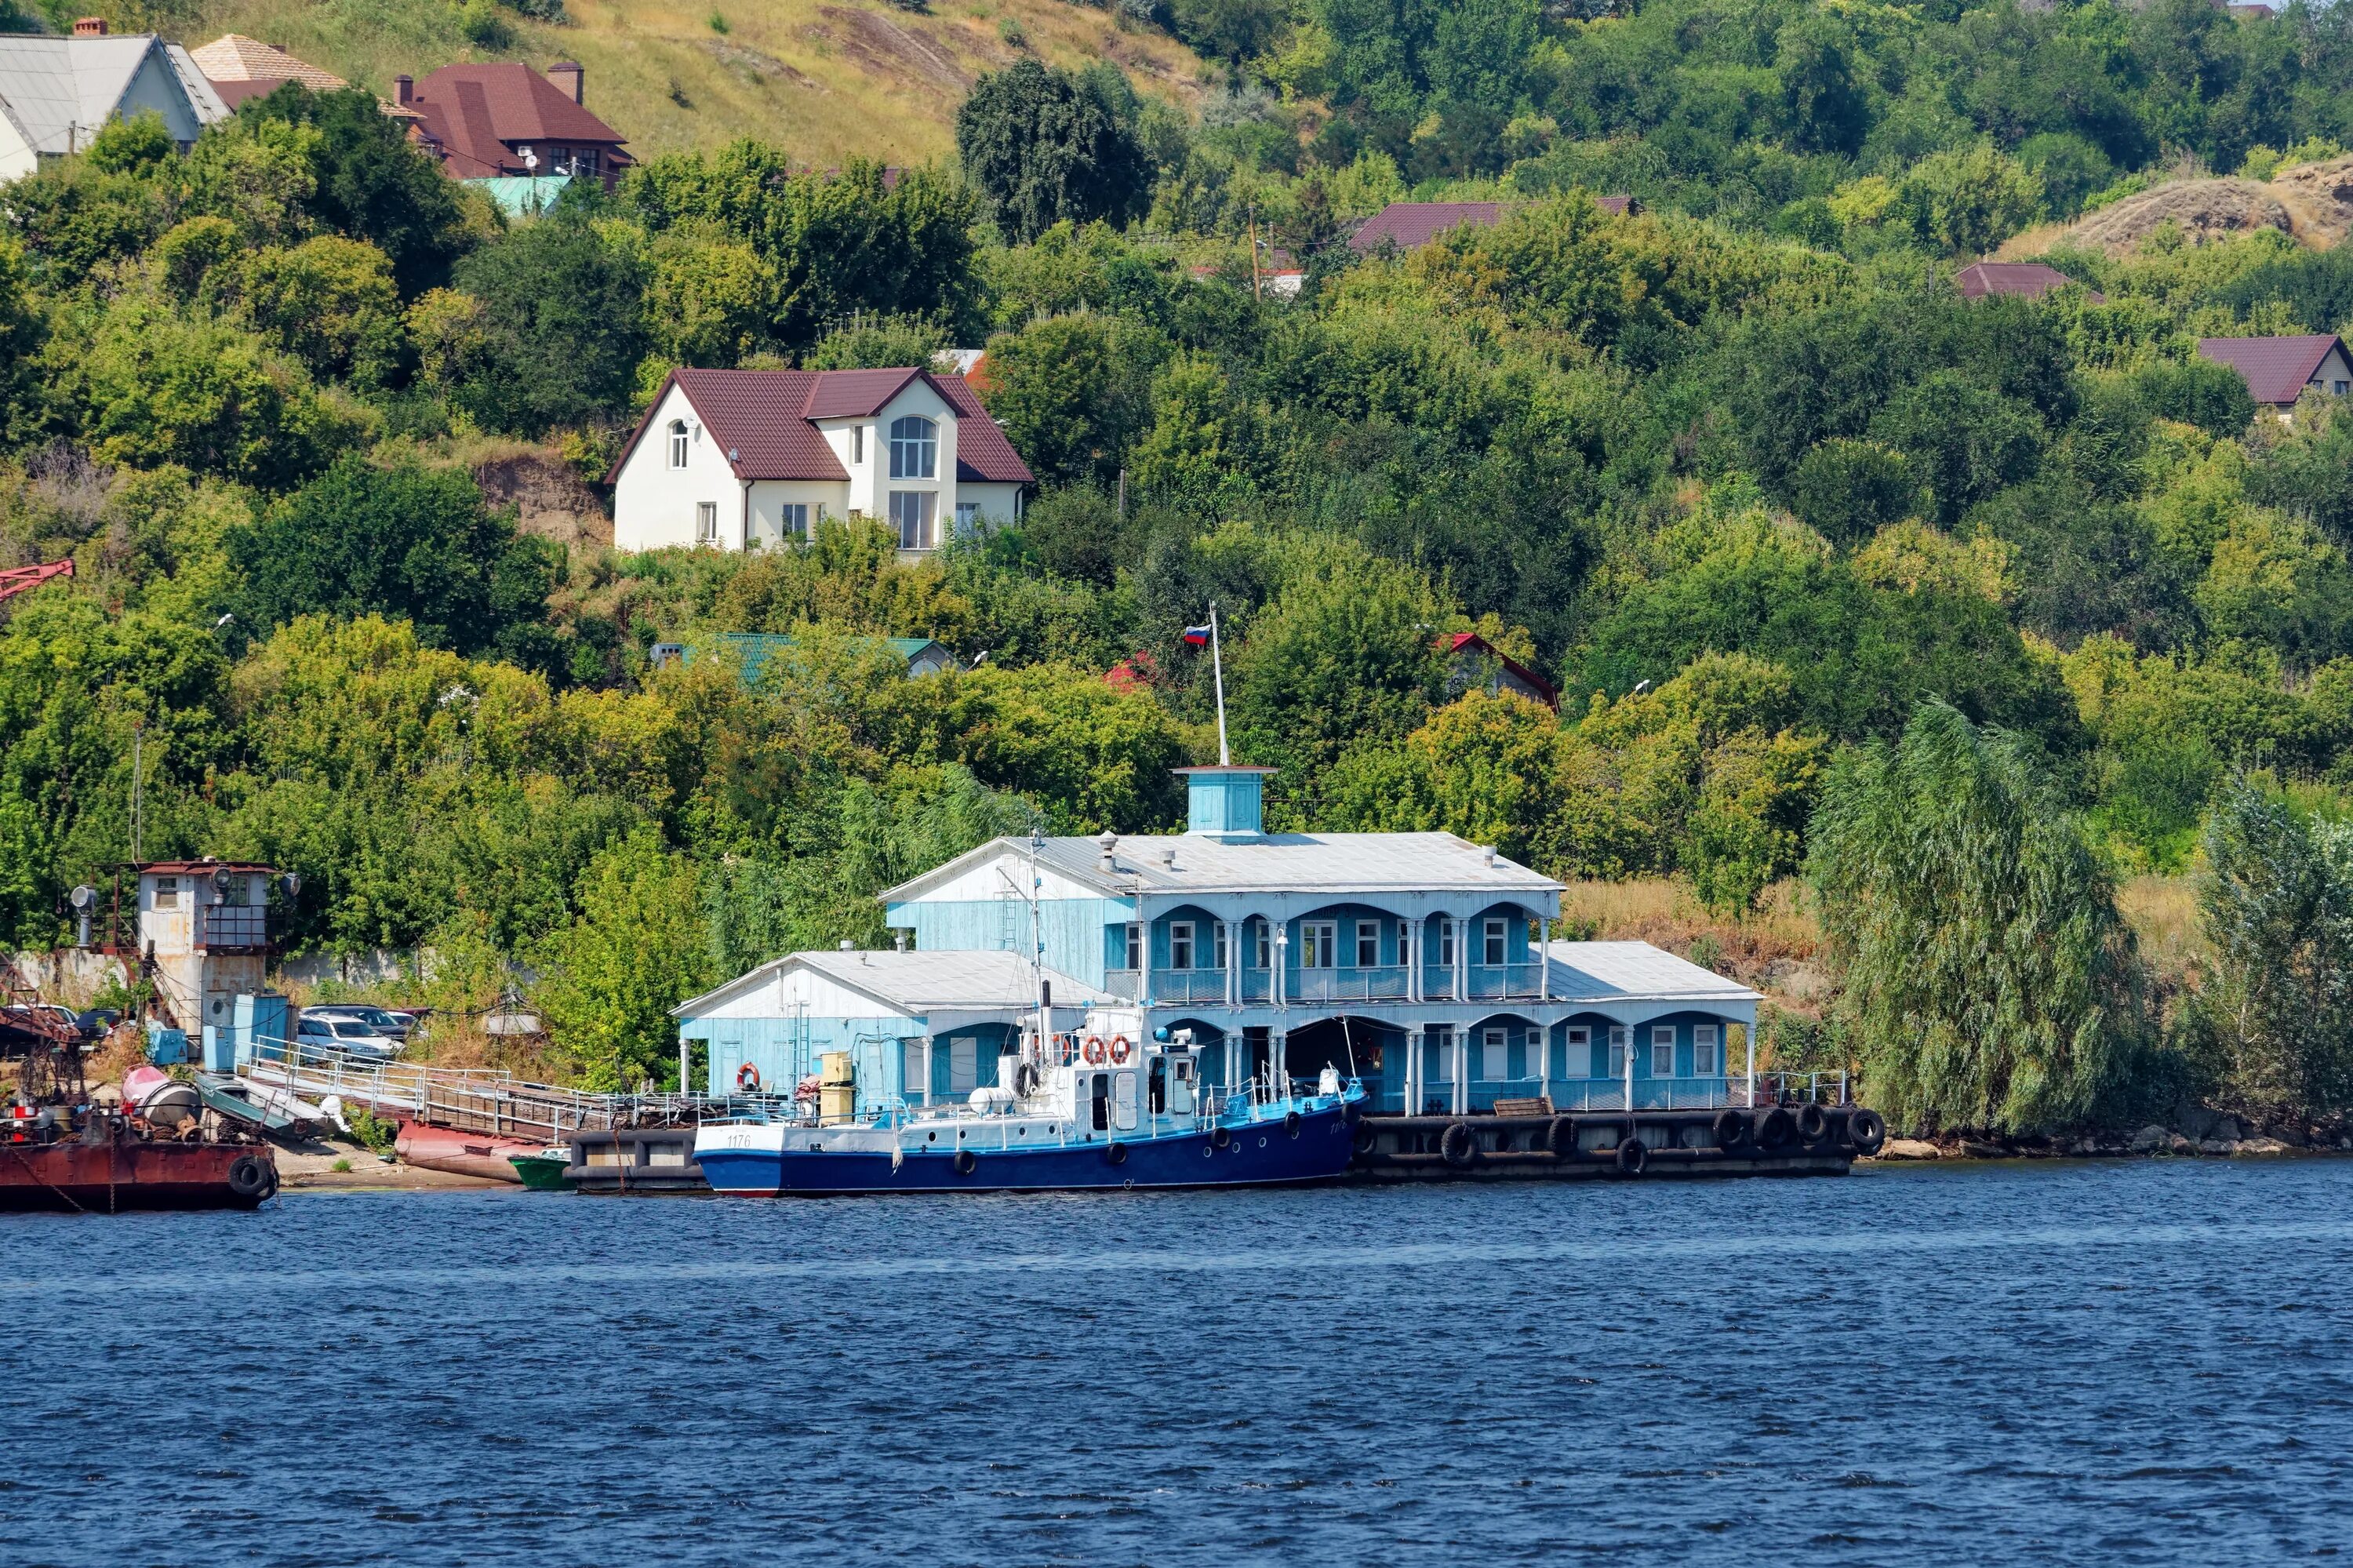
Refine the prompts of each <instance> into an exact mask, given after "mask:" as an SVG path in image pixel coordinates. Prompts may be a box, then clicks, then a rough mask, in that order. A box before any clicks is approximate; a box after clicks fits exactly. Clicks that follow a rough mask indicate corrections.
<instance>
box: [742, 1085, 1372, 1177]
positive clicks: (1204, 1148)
mask: <svg viewBox="0 0 2353 1568" xmlns="http://www.w3.org/2000/svg"><path fill="white" fill-rule="evenodd" d="M1224 1130H1225V1132H1226V1133H1227V1141H1226V1145H1225V1147H1224V1148H1222V1149H1220V1148H1219V1147H1217V1143H1216V1139H1215V1137H1214V1135H1213V1134H1212V1133H1209V1132H1198V1133H1184V1134H1180V1135H1177V1136H1175V1137H1168V1138H1155V1139H1146V1140H1144V1141H1140V1142H1134V1143H1124V1144H1115V1145H1114V1144H1104V1143H1082V1144H1068V1145H1059V1146H1048V1147H1043V1148H1028V1149H1023V1148H1015V1149H1008V1150H989V1149H981V1148H973V1149H972V1150H970V1152H971V1153H972V1155H973V1157H974V1158H973V1162H972V1165H973V1168H972V1170H971V1171H965V1172H959V1171H957V1170H956V1168H955V1154H954V1153H953V1152H941V1153H936V1154H934V1153H928V1152H925V1153H916V1152H913V1151H911V1152H909V1153H908V1154H907V1155H906V1157H905V1158H904V1159H902V1160H900V1161H899V1162H898V1164H897V1165H896V1166H895V1167H894V1166H893V1165H892V1160H891V1156H890V1155H888V1154H880V1153H827V1152H819V1151H817V1150H786V1151H785V1152H783V1153H781V1154H779V1153H777V1152H776V1151H774V1150H728V1149H706V1150H702V1151H701V1152H700V1153H699V1154H698V1155H697V1156H696V1160H697V1163H699V1164H700V1165H701V1166H702V1175H703V1179H704V1180H705V1181H709V1182H710V1183H711V1186H712V1191H714V1192H729V1193H734V1194H737V1195H740V1196H745V1197H778V1196H784V1197H793V1196H805V1197H816V1196H824V1195H829V1194H846V1193H853V1192H1082V1191H1085V1190H1088V1189H1091V1188H1098V1187H1108V1188H1113V1189H1118V1188H1128V1187H1259V1186H1268V1185H1273V1184H1278V1183H1284V1182H1299V1181H1329V1180H1331V1179H1332V1178H1334V1177H1335V1176H1338V1175H1339V1174H1340V1173H1341V1172H1342V1171H1345V1170H1346V1169H1347V1168H1348V1161H1349V1159H1350V1157H1351V1154H1352V1152H1353V1139H1351V1136H1350V1131H1351V1128H1350V1118H1349V1114H1348V1107H1345V1106H1335V1107H1332V1108H1330V1109H1328V1110H1320V1111H1313V1112H1310V1113H1308V1114H1307V1115H1304V1116H1303V1117H1301V1118H1299V1127H1298V1130H1297V1132H1296V1133H1295V1134H1294V1133H1293V1132H1292V1131H1290V1130H1289V1129H1288V1128H1286V1127H1285V1125H1284V1124H1283V1123H1282V1122H1280V1121H1262V1122H1253V1123H1251V1124H1250V1125H1249V1126H1246V1127H1229V1128H1225V1129H1224ZM1114 1149H1117V1150H1119V1151H1120V1155H1121V1158H1118V1159H1117V1160H1116V1162H1114V1157H1113V1150H1114Z"/></svg>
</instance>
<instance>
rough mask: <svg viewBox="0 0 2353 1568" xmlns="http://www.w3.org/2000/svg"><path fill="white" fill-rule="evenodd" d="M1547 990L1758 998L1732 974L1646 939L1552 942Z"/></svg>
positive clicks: (1559, 997) (1598, 997)
mask: <svg viewBox="0 0 2353 1568" xmlns="http://www.w3.org/2000/svg"><path fill="white" fill-rule="evenodd" d="M1545 956H1546V958H1547V959H1550V960H1551V961H1552V987H1551V989H1552V994H1553V998H1554V1000H1555V1001H1685V1000H1688V1001H1763V1000H1764V998H1763V997H1762V996H1761V995H1760V994H1759V993H1758V992H1757V991H1751V990H1749V989H1748V988H1747V987H1746V986H1745V985H1742V984H1741V983H1740V982H1739V981H1738V980H1726V979H1725V977H1724V976H1722V975H1720V974H1717V973H1716V972H1715V970H1713V969H1702V968H1700V967H1699V965H1697V964H1694V963H1692V962H1690V961H1688V960H1686V959H1679V958H1677V957H1675V956H1674V954H1672V953H1670V952H1668V951H1667V950H1666V949H1665V948H1654V947H1652V946H1651V944H1650V943H1648V942H1555V943H1553V944H1551V945H1550V946H1549V947H1547V948H1545Z"/></svg>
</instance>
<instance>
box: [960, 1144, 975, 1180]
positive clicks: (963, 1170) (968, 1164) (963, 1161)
mask: <svg viewBox="0 0 2353 1568" xmlns="http://www.w3.org/2000/svg"><path fill="white" fill-rule="evenodd" d="M979 1169H980V1156H979V1155H977V1154H975V1153H974V1152H973V1151H972V1150H969V1149H959V1150H956V1151H955V1173H956V1174H957V1175H959V1176H969V1175H971V1174H972V1173H973V1172H974V1171H977V1170H979Z"/></svg>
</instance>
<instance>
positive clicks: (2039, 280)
mask: <svg viewBox="0 0 2353 1568" xmlns="http://www.w3.org/2000/svg"><path fill="white" fill-rule="evenodd" d="M2073 281H2075V280H2074V279H2073V278H2070V277H2069V276H2067V274H2066V273H2064V272H2062V271H2061V270H2059V269H2058V268H2056V267H2050V266H2045V265H2044V264H2043V263H2042V262H2040V261H1975V262H1972V263H1970V264H1969V265H1968V266H1967V267H1964V268H1962V269H1961V270H1959V271H1957V272H1956V273H1954V274H1953V286H1954V287H1955V288H1957V289H1958V290H1960V291H1961V298H1963V299H1965V300H1982V299H1984V298H1985V297H1986V296H1987V295H1988V294H2001V295H2007V296H2010V297H2014V298H2017V299H2021V300H2039V299H2041V298H2042V296H2043V295H2045V294H2047V293H2049V292H2051V291H2052V290H2053V289H2063V288H2065V287H2066V286H2067V285H2068V284H2070V283H2073ZM2084 292H2085V293H2087V294H2088V295H2090V297H2091V301H2092V303H2094V304H2095V305H2101V304H2105V303H2106V302H2107V296H2106V295H2105V294H2103V293H2101V292H2100V291H2098V290H2097V289H2087V290H2085V291H2084Z"/></svg>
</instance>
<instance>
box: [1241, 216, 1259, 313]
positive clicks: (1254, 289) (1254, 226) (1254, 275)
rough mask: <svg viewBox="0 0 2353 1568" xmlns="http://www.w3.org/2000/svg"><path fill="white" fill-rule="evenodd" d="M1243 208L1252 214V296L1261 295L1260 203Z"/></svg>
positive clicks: (1253, 297) (1255, 297) (1256, 297)
mask: <svg viewBox="0 0 2353 1568" xmlns="http://www.w3.org/2000/svg"><path fill="white" fill-rule="evenodd" d="M1243 210H1245V211H1246V212H1248V213H1249V214H1250V298H1251V299H1253V300H1255V299H1258V298H1259V297H1260V294H1259V286H1258V203H1256V202H1251V203H1250V205H1249V206H1248V207H1245V208H1244V209H1243Z"/></svg>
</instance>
